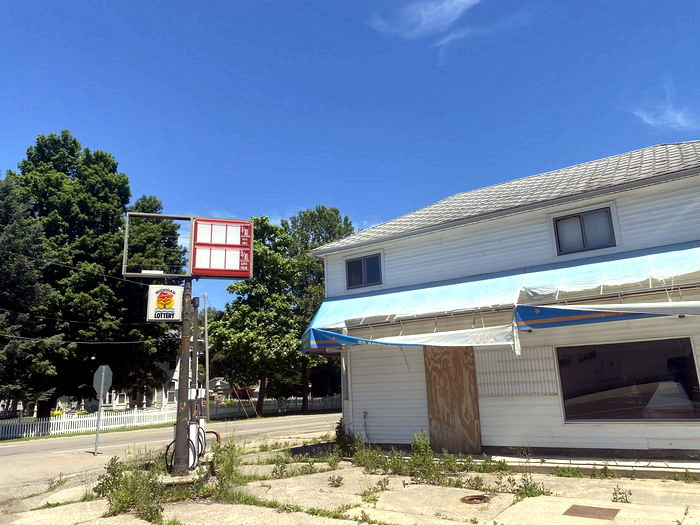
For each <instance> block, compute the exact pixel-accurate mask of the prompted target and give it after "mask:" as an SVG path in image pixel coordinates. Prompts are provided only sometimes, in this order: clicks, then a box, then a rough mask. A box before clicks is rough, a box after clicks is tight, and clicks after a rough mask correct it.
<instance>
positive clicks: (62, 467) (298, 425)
mask: <svg viewBox="0 0 700 525" xmlns="http://www.w3.org/2000/svg"><path fill="white" fill-rule="evenodd" d="M339 418H340V414H337V413H334V414H310V415H303V416H301V415H298V416H283V417H270V418H261V419H248V420H240V421H226V422H217V423H212V424H210V425H209V427H208V428H211V429H214V430H217V431H218V432H219V433H220V434H221V435H222V437H223V438H226V439H234V440H235V441H237V442H245V441H258V440H265V439H267V440H270V441H274V440H284V439H285V438H292V437H299V438H302V439H304V438H312V437H314V436H319V435H322V434H324V433H327V432H333V430H334V428H335V424H336V422H337V421H338V419H339ZM172 439H173V429H172V427H167V428H154V429H144V430H131V431H127V432H109V433H102V434H100V447H99V451H100V454H98V455H97V456H93V454H92V452H93V449H94V445H95V436H94V435H84V436H72V437H52V438H42V439H35V440H29V441H15V442H10V443H0V461H1V462H2V463H1V464H2V467H3V468H2V469H0V492H3V493H5V495H7V496H8V497H15V496H16V495H18V494H20V493H23V492H25V490H22V489H23V488H26V489H27V490H29V487H32V486H34V485H36V484H40V483H46V481H47V480H49V479H52V478H55V477H57V476H58V475H59V474H62V475H64V476H70V475H72V474H76V473H80V472H90V471H101V470H102V468H103V466H104V464H105V463H106V462H107V461H108V460H109V458H111V457H112V456H120V457H124V456H125V455H128V454H132V453H138V452H143V451H153V450H160V449H162V448H163V447H165V446H166V445H167V444H168V443H170V441H171V440H172ZM1 499H4V498H3V497H2V495H0V500H1Z"/></svg>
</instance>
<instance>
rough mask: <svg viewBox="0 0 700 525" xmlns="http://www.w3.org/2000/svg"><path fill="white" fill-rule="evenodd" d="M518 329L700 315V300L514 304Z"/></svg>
mask: <svg viewBox="0 0 700 525" xmlns="http://www.w3.org/2000/svg"><path fill="white" fill-rule="evenodd" d="M514 315H515V324H516V326H517V327H518V330H539V329H541V328H555V327H559V326H571V325H579V324H590V323H604V322H610V321H629V320H633V319H644V318H649V317H668V316H679V315H700V301H679V302H668V303H627V304H591V305H585V304H579V305H571V306H569V305H554V306H527V305H518V306H517V307H516V308H515V314H514Z"/></svg>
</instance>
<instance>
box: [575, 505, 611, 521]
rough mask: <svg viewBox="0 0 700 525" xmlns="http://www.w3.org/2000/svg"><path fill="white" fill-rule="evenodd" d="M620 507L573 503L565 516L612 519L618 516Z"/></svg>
mask: <svg viewBox="0 0 700 525" xmlns="http://www.w3.org/2000/svg"><path fill="white" fill-rule="evenodd" d="M618 512H620V509H609V508H606V507H589V506H588V505H571V507H569V508H568V509H566V512H564V516H575V517H577V518H594V519H598V520H609V521H612V520H614V519H615V516H617V513H618Z"/></svg>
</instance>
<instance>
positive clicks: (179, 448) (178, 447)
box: [173, 278, 192, 476]
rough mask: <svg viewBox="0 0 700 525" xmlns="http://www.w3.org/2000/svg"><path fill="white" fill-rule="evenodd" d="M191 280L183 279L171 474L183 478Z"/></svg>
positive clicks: (186, 451)
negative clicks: (175, 419) (183, 288)
mask: <svg viewBox="0 0 700 525" xmlns="http://www.w3.org/2000/svg"><path fill="white" fill-rule="evenodd" d="M191 321H192V279H191V278H190V279H185V292H184V293H183V295H182V337H181V339H180V375H179V383H178V387H177V422H176V424H175V452H174V453H173V474H174V475H176V476H183V475H185V474H187V472H188V471H189V468H190V448H189V446H188V442H189V436H188V433H189V424H190V410H189V406H190V405H189V395H188V394H189V386H190V385H189V374H190V367H189V366H188V365H189V361H188V360H189V358H190V338H191V337H192V322H191Z"/></svg>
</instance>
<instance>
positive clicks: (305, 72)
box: [0, 0, 700, 307]
mask: <svg viewBox="0 0 700 525" xmlns="http://www.w3.org/2000/svg"><path fill="white" fill-rule="evenodd" d="M699 22H700V3H698V2H697V1H691V0H687V1H684V0H675V1H674V2H673V8H670V7H669V4H667V3H664V2H660V1H651V0H626V1H625V0H619V1H617V2H610V1H595V0H589V1H586V2H580V1H576V0H571V1H565V0H556V1H555V0H533V1H523V2H515V1H505V0H502V1H501V0H481V1H479V0H415V1H403V0H391V1H389V0H374V1H361V0H353V1H340V0H316V1H311V0H308V1H293V0H250V1H242V0H239V1H207V2H184V1H172V0H170V1H167V2H166V1H148V2H143V1H120V2H107V1H98V2H96V1H93V0H90V1H71V2H55V1H31V2H25V1H21V0H17V1H11V2H6V3H4V5H3V9H2V14H0V44H1V45H2V49H3V53H2V54H1V55H0V71H2V72H3V79H2V82H0V123H1V124H0V169H2V170H5V169H8V168H14V167H15V166H16V164H17V162H18V161H19V160H21V158H22V157H23V155H24V152H25V150H26V148H27V147H28V146H29V145H31V144H32V143H33V142H34V140H35V138H36V135H38V134H39V133H50V132H56V131H60V130H61V129H70V130H71V131H72V132H73V134H74V135H75V136H76V137H77V138H78V139H79V140H80V141H81V142H82V143H83V145H85V146H89V147H91V148H93V149H103V150H106V151H109V152H110V153H112V154H113V155H114V156H115V157H116V158H117V160H118V161H119V163H120V169H121V170H123V171H124V172H125V173H127V174H128V176H129V178H130V180H131V186H132V190H133V194H134V197H138V196H139V195H141V194H144V193H147V194H155V195H157V196H158V197H159V198H160V199H161V200H163V201H164V203H165V207H166V212H169V213H178V214H191V215H204V216H221V217H232V218H247V217H250V216H259V215H267V216H269V217H271V218H272V219H273V220H279V219H280V218H282V217H287V216H289V215H291V214H294V213H295V212H296V211H298V210H300V209H304V208H308V207H313V206H315V205H316V204H324V205H327V206H336V207H337V208H339V209H340V210H341V212H342V213H344V214H346V215H349V216H350V218H351V219H352V220H353V222H354V224H355V225H356V226H359V227H368V226H370V225H373V224H376V223H379V222H383V221H385V220H389V219H392V218H394V217H396V216H399V215H401V214H404V213H407V212H409V211H412V210H415V209H417V208H420V207H422V206H425V205H428V204H431V203H433V202H435V201H437V200H439V199H441V198H443V197H446V196H448V195H451V194H453V193H457V192H461V191H466V190H469V189H473V188H477V187H481V186H485V185H489V184H493V183H497V182H501V181H505V180H509V179H513V178H517V177H522V176H526V175H531V174H535V173H540V172H543V171H547V170H551V169H556V168H560V167H564V166H569V165H572V164H577V163H580V162H585V161H587V160H592V159H595V158H600V157H604V156H608V155H612V154H616V153H622V152H625V151H629V150H632V149H636V148H640V147H644V146H647V145H651V144H657V143H662V142H675V141H683V140H691V139H695V138H697V137H698V136H700V96H698V95H700V93H699V92H700V61H698V57H697V55H698V50H700V32H698V30H697V27H698V23H699ZM225 287H226V282H225V281H212V282H208V283H207V284H206V286H202V285H200V286H198V288H197V289H198V290H199V291H202V290H204V289H207V290H209V293H210V295H211V298H212V303H213V304H214V305H215V306H218V307H221V306H223V304H224V303H225V301H226V298H227V294H226V293H225Z"/></svg>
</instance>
